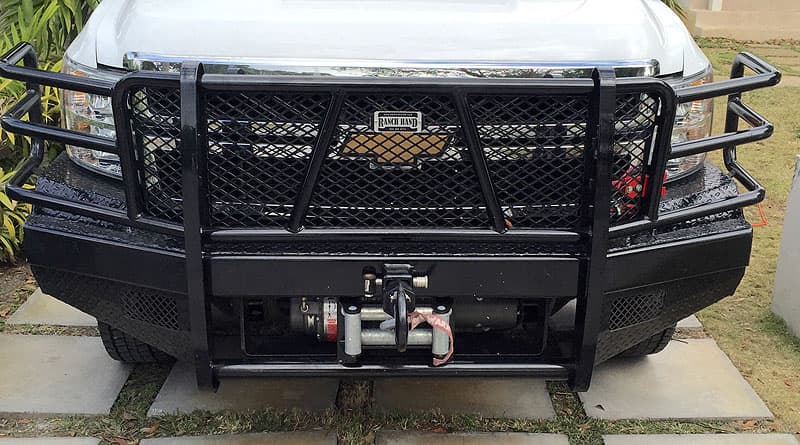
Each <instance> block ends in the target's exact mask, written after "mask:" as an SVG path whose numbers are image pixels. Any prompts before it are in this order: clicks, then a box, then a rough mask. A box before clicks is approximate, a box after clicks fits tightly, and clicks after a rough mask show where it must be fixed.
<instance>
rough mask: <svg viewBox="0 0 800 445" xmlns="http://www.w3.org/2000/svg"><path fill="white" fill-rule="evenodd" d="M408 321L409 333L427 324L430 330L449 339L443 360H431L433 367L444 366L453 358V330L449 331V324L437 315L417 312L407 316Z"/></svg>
mask: <svg viewBox="0 0 800 445" xmlns="http://www.w3.org/2000/svg"><path fill="white" fill-rule="evenodd" d="M408 319H409V321H410V322H411V329H409V332H411V331H413V330H414V328H416V327H417V326H419V325H420V324H422V323H423V322H424V323H428V324H429V325H430V326H431V328H433V329H438V330H440V331H442V332H444V333H446V334H447V337H448V338H450V349H449V350H448V351H447V355H445V356H444V358H436V357H434V358H433V366H440V365H444V364H445V363H447V362H448V361H450V357H452V356H453V330H452V329H450V324H449V323H447V322H446V321H444V318H442V317H439V316H438V315H433V314H422V313H419V312H417V311H414V312H412V313H410V314H408Z"/></svg>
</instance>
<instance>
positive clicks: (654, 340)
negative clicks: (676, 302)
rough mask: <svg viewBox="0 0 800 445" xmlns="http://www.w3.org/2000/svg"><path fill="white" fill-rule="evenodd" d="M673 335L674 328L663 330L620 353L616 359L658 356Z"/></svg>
mask: <svg viewBox="0 0 800 445" xmlns="http://www.w3.org/2000/svg"><path fill="white" fill-rule="evenodd" d="M674 333H675V326H674V325H673V326H672V327H669V328H667V329H664V330H663V331H661V332H659V333H658V334H655V335H653V336H652V337H650V338H648V339H647V340H645V341H643V342H641V343H639V344H638V345H636V346H633V347H631V348H630V349H628V350H626V351H624V352H622V353H621V354H619V355H618V357H644V356H646V355H651V354H658V353H659V352H661V351H663V350H664V348H666V347H667V345H668V344H669V341H670V340H672V334H674Z"/></svg>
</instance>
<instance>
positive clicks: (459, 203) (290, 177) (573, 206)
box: [128, 86, 660, 230]
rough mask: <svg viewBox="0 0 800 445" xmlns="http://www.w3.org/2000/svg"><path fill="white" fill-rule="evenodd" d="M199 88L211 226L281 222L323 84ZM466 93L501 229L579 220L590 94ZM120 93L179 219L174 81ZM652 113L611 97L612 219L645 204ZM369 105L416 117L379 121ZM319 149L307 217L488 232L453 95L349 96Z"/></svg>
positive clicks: (314, 224) (321, 113) (313, 129)
mask: <svg viewBox="0 0 800 445" xmlns="http://www.w3.org/2000/svg"><path fill="white" fill-rule="evenodd" d="M265 88H267V86H265ZM205 94H206V96H205V102H206V110H205V111H206V116H207V127H206V130H207V139H208V152H207V160H208V164H207V165H208V200H209V202H208V204H209V206H210V208H211V209H212V210H211V223H212V225H213V226H214V227H219V228H239V227H240V228H246V227H264V228H285V227H286V226H287V224H288V221H289V217H290V215H291V214H292V212H293V211H294V205H295V200H296V199H297V196H298V194H299V192H300V189H301V187H302V184H303V180H304V178H305V176H306V174H307V171H308V168H309V160H310V158H311V154H312V152H313V149H314V147H315V144H317V143H318V142H319V141H318V140H317V139H318V137H319V133H320V131H321V125H322V122H323V120H324V119H325V115H326V113H327V110H328V108H329V107H330V105H331V101H332V96H331V93H329V92H318V93H315V92H308V93H303V92H289V93H270V92H265V91H262V92H259V91H253V92H251V91H247V92H244V91H220V92H208V93H205ZM467 101H468V110H469V112H470V113H471V115H472V119H473V121H474V124H475V128H474V129H473V131H475V132H476V134H477V136H478V139H479V143H480V145H481V147H480V149H481V153H482V154H483V156H484V157H485V159H486V163H487V166H488V169H489V175H490V177H491V180H492V182H493V184H494V186H495V192H496V194H497V198H498V202H499V204H500V206H501V210H502V212H503V214H504V218H505V219H506V225H507V226H508V227H509V228H511V229H512V230H513V229H516V228H522V229H525V228H541V229H566V230H571V229H579V228H581V226H582V224H583V223H584V222H586V218H585V217H586V215H587V214H588V212H589V209H588V206H589V205H590V203H589V202H586V201H589V200H587V199H586V197H585V196H584V194H585V190H586V184H587V183H588V178H587V172H586V171H585V170H586V165H587V162H586V147H587V137H588V133H587V128H588V123H589V115H590V109H591V106H590V100H589V97H588V96H584V95H535V94H527V95H505V94H474V95H470V96H469V97H468V98H467ZM128 102H129V107H130V112H131V127H132V128H131V129H132V133H133V134H132V136H133V140H134V144H135V146H136V149H137V150H138V152H139V153H138V157H137V158H138V159H139V161H138V162H139V170H140V172H139V173H140V177H141V179H140V180H141V183H142V187H143V194H144V199H145V205H146V208H145V211H146V213H147V214H148V215H150V216H153V217H156V218H160V219H164V220H168V221H172V222H176V223H181V222H182V206H181V197H182V193H181V162H180V150H179V148H180V95H179V91H178V90H177V89H169V88H151V87H146V88H139V89H134V90H132V91H131V92H130V94H129V99H128ZM659 111H660V101H659V99H658V98H657V97H656V96H652V95H648V94H644V93H635V94H621V95H619V96H618V98H617V106H616V113H615V121H616V122H615V125H616V130H615V135H614V157H613V166H612V175H613V178H614V181H613V187H612V193H613V199H612V202H611V205H610V215H611V223H612V225H614V224H623V223H626V222H630V221H633V220H635V219H638V218H640V217H641V215H642V212H643V211H644V208H643V207H644V206H643V199H642V198H643V196H644V195H645V194H646V193H647V192H648V191H647V190H646V187H647V182H648V181H649V179H650V178H649V177H648V171H649V170H650V166H651V162H652V159H651V158H652V153H653V143H654V138H655V134H656V131H657V116H658V113H659ZM376 113H394V114H395V115H400V116H411V117H414V116H418V119H419V120H420V121H419V122H417V121H414V125H413V127H409V128H397V129H392V128H388V129H387V128H378V129H376V127H375V125H376V124H375V121H376V117H377V116H378V114H376ZM376 130H380V131H376ZM322 148H323V149H325V150H326V152H325V153H324V155H325V156H324V161H323V163H322V168H321V172H320V176H319V179H318V181H317V183H316V186H315V188H314V193H313V195H312V198H311V202H310V204H309V208H308V210H307V213H306V217H305V221H304V226H305V227H309V228H471V229H486V230H489V229H490V226H491V223H490V218H489V216H488V215H487V209H486V203H485V201H484V197H483V194H482V192H481V188H480V183H479V181H478V176H477V175H476V172H475V168H474V164H473V160H472V155H471V153H470V151H469V150H468V149H467V147H466V144H465V142H464V129H463V128H461V122H460V119H459V116H458V113H457V112H456V106H455V103H454V99H453V98H452V96H451V95H450V94H441V95H436V94H422V93H420V94H416V93H408V94H403V93H385V94H377V93H369V94H367V93H364V94H361V93H358V94H356V93H350V94H349V95H347V96H346V97H345V98H344V101H343V105H342V109H341V112H340V114H339V116H338V120H337V122H336V125H335V128H334V134H333V137H332V139H331V142H330V144H329V145H328V146H327V147H322Z"/></svg>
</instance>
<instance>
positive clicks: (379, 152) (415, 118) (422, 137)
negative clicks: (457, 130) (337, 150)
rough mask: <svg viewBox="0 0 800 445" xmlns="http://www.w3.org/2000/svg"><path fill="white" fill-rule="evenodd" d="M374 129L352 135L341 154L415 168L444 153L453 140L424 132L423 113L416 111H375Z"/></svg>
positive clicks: (448, 136)
mask: <svg viewBox="0 0 800 445" xmlns="http://www.w3.org/2000/svg"><path fill="white" fill-rule="evenodd" d="M372 128H373V131H362V132H352V133H349V134H348V135H347V139H346V140H345V143H344V146H343V147H342V154H343V155H347V156H358V157H364V158H369V159H371V160H372V161H373V162H375V163H376V164H381V165H387V166H413V165H416V163H417V161H418V160H419V159H422V158H426V157H436V156H439V155H441V154H442V153H444V151H445V149H446V148H447V144H448V142H449V141H450V134H447V133H423V132H422V128H423V127H422V113H420V112H417V111H376V112H375V114H374V118H373V126H372Z"/></svg>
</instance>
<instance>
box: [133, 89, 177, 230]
mask: <svg viewBox="0 0 800 445" xmlns="http://www.w3.org/2000/svg"><path fill="white" fill-rule="evenodd" d="M128 102H129V105H128V106H129V107H130V110H131V129H132V131H133V141H134V144H135V146H136V149H137V152H138V158H139V169H140V172H141V174H142V176H143V178H142V180H143V195H144V201H145V205H146V209H145V211H146V212H147V213H148V214H150V215H152V216H156V217H159V218H163V219H166V220H168V221H173V222H177V223H180V222H182V221H183V206H182V205H181V200H182V192H181V190H182V186H181V156H180V114H181V113H180V109H181V98H180V91H179V90H177V89H171V88H141V89H138V90H133V91H132V92H131V93H130V94H129V96H128Z"/></svg>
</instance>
